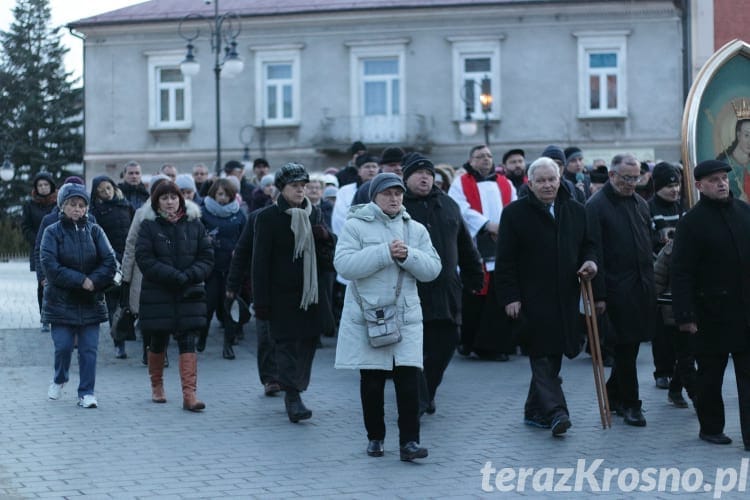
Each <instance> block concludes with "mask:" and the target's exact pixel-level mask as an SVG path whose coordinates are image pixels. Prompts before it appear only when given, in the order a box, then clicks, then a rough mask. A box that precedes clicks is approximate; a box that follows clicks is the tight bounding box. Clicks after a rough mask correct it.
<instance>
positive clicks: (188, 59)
mask: <svg viewBox="0 0 750 500" xmlns="http://www.w3.org/2000/svg"><path fill="white" fill-rule="evenodd" d="M213 2H214V17H213V19H207V18H205V17H203V16H201V15H199V14H188V15H187V16H185V17H184V18H183V19H182V20H181V21H180V25H179V28H178V33H179V35H180V36H181V37H182V38H183V40H185V41H186V42H187V53H186V54H185V60H183V61H182V62H181V63H180V71H182V74H183V75H184V76H187V77H193V76H195V75H197V74H198V72H199V71H200V64H199V63H198V61H196V59H195V54H193V49H195V46H194V45H193V41H194V40H195V39H197V38H198V37H199V36H200V29H199V28H197V27H196V29H195V31H194V32H189V34H186V33H185V32H184V31H183V24H184V23H185V22H186V21H189V20H204V19H205V20H207V21H209V23H208V24H209V29H210V34H211V52H212V53H213V54H214V80H215V89H216V90H215V97H216V168H215V170H216V173H217V174H219V173H221V97H220V96H221V93H220V87H221V86H220V84H219V82H220V79H221V74H222V70H223V72H224V76H225V77H227V78H232V77H234V76H236V75H238V74H239V73H241V72H242V69H243V68H244V63H243V62H242V59H240V56H239V54H237V36H238V35H239V34H240V30H241V26H240V18H239V16H238V15H237V14H235V13H234V12H225V13H224V14H221V15H219V0H213ZM235 25H236V26H235Z"/></svg>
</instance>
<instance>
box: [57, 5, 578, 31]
mask: <svg viewBox="0 0 750 500" xmlns="http://www.w3.org/2000/svg"><path fill="white" fill-rule="evenodd" d="M561 1H564V0H463V1H461V0H220V4H219V7H220V12H221V13H223V12H228V11H232V12H234V13H236V14H237V15H239V16H241V17H260V16H274V15H291V14H311V13H324V12H345V11H358V10H386V9H405V8H410V9H414V8H430V7H475V6H482V5H488V6H489V5H510V4H541V3H556V2H561ZM187 3H188V2H186V1H185V0H149V1H146V2H143V3H139V4H136V5H131V6H130V7H124V8H122V9H117V10H113V11H110V12H105V13H103V14H99V15H97V16H91V17H86V18H84V19H79V20H78V21H74V22H72V23H70V26H71V27H73V28H79V27H86V26H96V25H106V24H130V23H145V22H149V23H150V22H163V21H174V20H179V19H182V18H183V17H185V15H186V14H188V13H193V14H200V15H203V16H207V17H212V16H213V15H214V5H213V4H207V3H206V2H203V1H198V0H195V1H193V2H190V3H191V4H192V5H190V7H189V8H188V7H187V6H186V4H187Z"/></svg>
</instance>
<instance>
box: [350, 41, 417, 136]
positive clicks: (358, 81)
mask: <svg viewBox="0 0 750 500" xmlns="http://www.w3.org/2000/svg"><path fill="white" fill-rule="evenodd" d="M410 41H411V39H410V38H400V39H397V40H389V41H387V42H379V43H377V42H360V41H357V42H347V43H346V45H347V46H348V47H349V74H350V75H351V77H350V79H349V96H350V101H349V109H350V113H351V117H352V119H351V132H350V133H351V136H352V137H360V136H361V135H362V133H361V131H360V121H361V120H362V119H363V118H364V116H363V115H362V114H361V112H360V110H361V109H362V106H363V103H362V98H363V96H362V86H363V80H362V76H363V74H362V73H363V72H362V69H363V68H362V65H363V62H364V60H366V59H379V58H391V59H392V58H396V59H397V60H398V92H399V108H398V109H399V113H398V115H394V116H398V117H399V118H400V123H401V128H402V129H403V130H401V131H397V133H396V135H397V136H399V137H404V131H405V127H406V111H405V110H406V109H407V108H406V106H407V102H406V45H407V44H408V43H409V42H410Z"/></svg>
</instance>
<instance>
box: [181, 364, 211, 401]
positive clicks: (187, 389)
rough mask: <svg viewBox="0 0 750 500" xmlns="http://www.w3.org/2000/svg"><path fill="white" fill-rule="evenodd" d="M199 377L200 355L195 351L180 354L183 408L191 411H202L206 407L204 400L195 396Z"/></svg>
mask: <svg viewBox="0 0 750 500" xmlns="http://www.w3.org/2000/svg"><path fill="white" fill-rule="evenodd" d="M197 379H198V355H197V354H195V353H194V352H188V353H185V354H180V380H181V381H182V408H183V409H185V410H190V411H201V410H202V409H204V408H205V407H206V405H205V404H203V401H200V400H198V398H196V397H195V386H196V382H197Z"/></svg>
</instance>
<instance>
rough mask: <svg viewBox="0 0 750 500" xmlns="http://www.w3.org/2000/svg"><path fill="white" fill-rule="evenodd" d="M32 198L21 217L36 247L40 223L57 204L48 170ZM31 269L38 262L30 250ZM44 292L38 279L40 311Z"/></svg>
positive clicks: (38, 177)
mask: <svg viewBox="0 0 750 500" xmlns="http://www.w3.org/2000/svg"><path fill="white" fill-rule="evenodd" d="M32 186H33V187H32V189H31V199H30V200H29V201H28V202H26V203H25V204H24V205H23V213H22V217H21V230H22V231H23V237H24V239H25V240H26V242H27V243H28V244H29V248H34V242H35V241H36V235H37V232H38V231H39V225H40V224H41V223H42V219H43V218H44V216H45V215H47V214H48V213H50V212H51V211H52V209H53V208H55V205H56V204H57V193H56V192H55V181H53V180H52V176H51V175H50V174H49V173H48V172H39V173H38V174H37V175H36V176H35V177H34V181H33V183H32ZM29 269H30V270H31V271H32V272H34V271H36V262H35V261H34V252H29ZM43 293H44V284H43V282H42V281H37V287H36V298H37V301H38V302H39V312H40V313H41V311H42V295H43ZM42 331H49V326H48V325H45V324H44V322H42Z"/></svg>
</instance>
